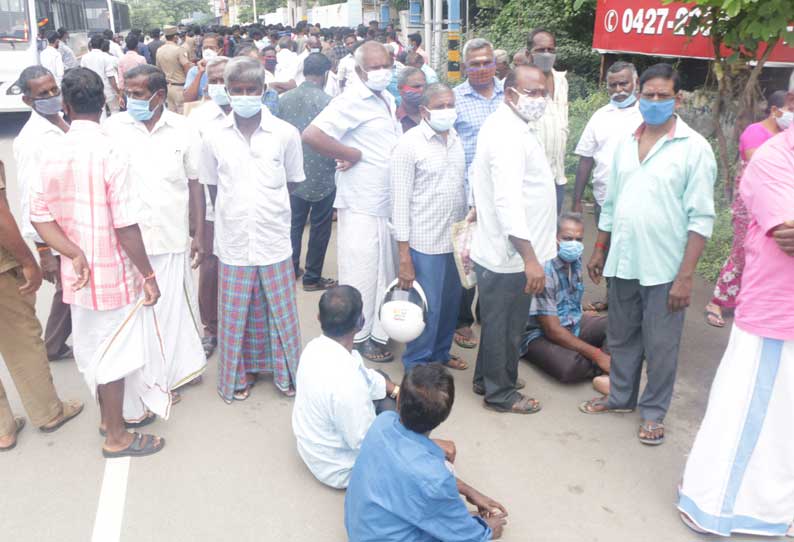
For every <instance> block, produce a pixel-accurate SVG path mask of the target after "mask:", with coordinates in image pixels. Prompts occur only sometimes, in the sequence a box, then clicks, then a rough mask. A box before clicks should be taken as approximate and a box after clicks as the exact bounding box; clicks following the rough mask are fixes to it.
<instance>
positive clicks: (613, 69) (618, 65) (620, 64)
mask: <svg viewBox="0 0 794 542" xmlns="http://www.w3.org/2000/svg"><path fill="white" fill-rule="evenodd" d="M623 70H629V71H630V72H631V75H633V76H634V78H635V79H636V78H637V68H636V66H634V64H632V63H631V62H624V61H622V60H618V61H617V62H615V63H614V64H612V65H611V66H610V67H609V69H608V70H607V73H611V74H615V73H620V72H622V71H623Z"/></svg>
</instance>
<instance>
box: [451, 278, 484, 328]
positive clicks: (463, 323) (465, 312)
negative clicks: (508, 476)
mask: <svg viewBox="0 0 794 542" xmlns="http://www.w3.org/2000/svg"><path fill="white" fill-rule="evenodd" d="M476 292H477V287H476V286H475V287H474V288H469V289H468V290H467V289H466V288H462V291H461V294H460V295H461V298H460V309H459V310H458V325H456V326H455V329H460V328H462V327H471V326H472V325H473V324H474V317H475V315H476V316H477V320H480V302H479V300H478V301H477V305H476V306H475V308H474V311H472V310H471V305H472V303H474V294H475V293H476ZM480 321H482V320H480Z"/></svg>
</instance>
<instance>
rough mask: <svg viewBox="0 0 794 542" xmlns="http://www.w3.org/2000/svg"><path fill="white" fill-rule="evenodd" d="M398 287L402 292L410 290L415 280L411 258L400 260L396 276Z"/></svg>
mask: <svg viewBox="0 0 794 542" xmlns="http://www.w3.org/2000/svg"><path fill="white" fill-rule="evenodd" d="M397 278H398V279H399V282H398V286H399V287H400V289H402V290H410V289H411V287H412V286H413V283H414V281H415V280H416V270H415V269H414V262H413V261H411V257H410V256H409V257H407V258H400V272H399V273H398V274H397Z"/></svg>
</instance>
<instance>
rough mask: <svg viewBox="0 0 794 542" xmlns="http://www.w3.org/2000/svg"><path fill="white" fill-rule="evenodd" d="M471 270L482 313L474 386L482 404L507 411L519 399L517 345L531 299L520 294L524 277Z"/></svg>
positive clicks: (476, 268) (519, 274) (482, 268)
mask: <svg viewBox="0 0 794 542" xmlns="http://www.w3.org/2000/svg"><path fill="white" fill-rule="evenodd" d="M474 269H475V271H476V272H477V285H478V287H479V288H480V310H481V311H482V319H481V320H480V323H481V325H482V333H481V335H480V350H479V352H477V365H476V366H475V368H474V383H475V384H481V385H482V386H483V387H484V388H485V402H486V403H490V404H493V405H498V406H502V407H507V408H509V407H511V406H512V405H513V404H514V403H515V402H516V401H517V400H518V398H519V393H518V392H517V391H516V379H517V378H518V358H519V356H520V351H519V345H520V342H521V334H522V333H523V331H524V328H525V327H526V323H527V315H528V314H529V305H530V302H531V301H532V296H530V295H529V294H525V293H524V287H525V286H526V284H527V279H526V277H525V275H524V273H494V272H493V271H489V270H488V269H485V268H484V267H481V266H479V265H476V264H475V267H474Z"/></svg>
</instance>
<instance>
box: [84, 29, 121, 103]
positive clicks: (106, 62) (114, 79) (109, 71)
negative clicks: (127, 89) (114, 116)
mask: <svg viewBox="0 0 794 542" xmlns="http://www.w3.org/2000/svg"><path fill="white" fill-rule="evenodd" d="M106 41H107V40H105V38H104V37H103V36H102V35H100V34H97V35H95V36H92V37H91V39H90V40H89V42H88V47H89V51H88V52H87V53H86V54H84V55H83V56H82V57H81V58H80V66H82V67H83V68H88V69H89V70H91V71H92V72H94V73H95V74H97V75H98V76H99V77H100V78H101V79H102V85H103V86H104V88H105V106H106V107H107V108H109V109H110V112H111V113H115V112H117V111H119V110H120V108H121V104H120V103H119V100H120V99H121V98H120V96H119V87H118V73H117V72H116V64H115V63H114V62H113V60H114V59H113V57H112V56H111V55H110V54H109V53H105V52H103V51H102V48H103V47H104V46H108V47H109V45H108V44H107V43H105V42H106Z"/></svg>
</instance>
